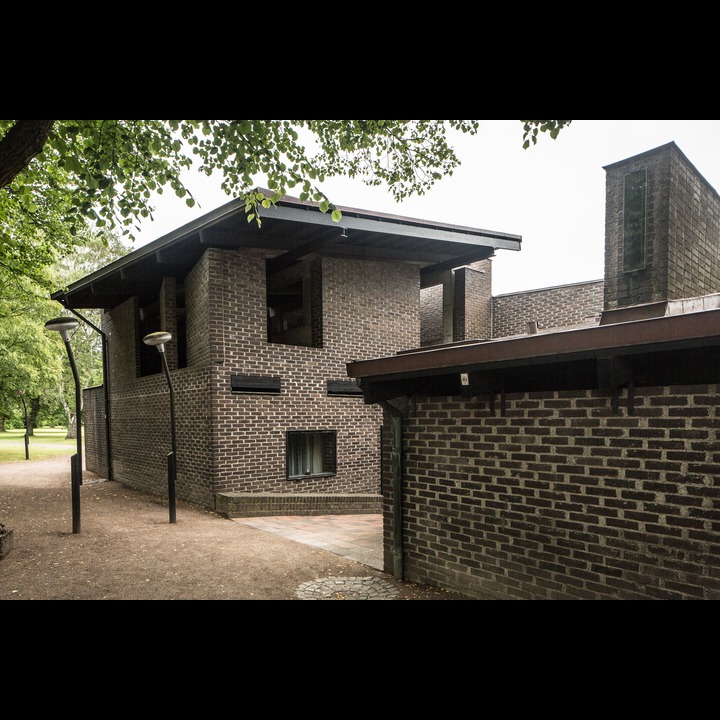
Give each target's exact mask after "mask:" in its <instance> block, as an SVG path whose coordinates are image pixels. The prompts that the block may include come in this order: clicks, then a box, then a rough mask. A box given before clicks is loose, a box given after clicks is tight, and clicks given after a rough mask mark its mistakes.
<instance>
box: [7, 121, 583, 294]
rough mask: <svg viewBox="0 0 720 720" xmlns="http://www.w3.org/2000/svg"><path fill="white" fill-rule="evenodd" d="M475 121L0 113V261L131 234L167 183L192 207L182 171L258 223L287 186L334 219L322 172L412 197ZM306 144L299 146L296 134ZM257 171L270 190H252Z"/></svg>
mask: <svg viewBox="0 0 720 720" xmlns="http://www.w3.org/2000/svg"><path fill="white" fill-rule="evenodd" d="M520 122H521V123H522V124H523V132H524V136H523V140H524V142H523V146H524V147H526V148H527V147H529V146H530V144H531V143H532V144H535V143H536V142H537V138H538V134H539V133H540V132H547V133H549V134H550V136H551V137H553V138H555V137H557V134H558V133H559V132H560V130H561V129H562V128H563V127H565V126H566V125H568V124H569V123H570V122H571V121H570V120H521V121H520ZM479 125H480V123H479V121H477V120H0V191H2V192H0V269H1V268H4V269H5V270H7V271H9V272H11V273H14V274H24V275H26V276H28V277H31V278H32V279H33V280H34V281H35V282H39V283H42V282H43V278H42V273H38V269H39V268H41V267H43V266H45V265H49V264H51V263H52V262H54V259H56V258H57V257H58V256H59V257H62V256H65V255H67V254H68V253H70V252H72V251H73V250H74V248H75V247H76V246H77V245H79V244H81V243H80V242H79V240H78V238H77V235H78V233H79V232H80V229H81V228H82V227H83V225H84V224H85V223H86V222H87V221H90V222H91V223H93V224H94V225H95V226H96V227H97V228H101V229H102V228H105V229H109V230H119V231H121V232H122V233H123V234H125V235H128V236H129V237H130V238H131V239H133V231H134V228H135V229H136V228H137V223H138V222H139V221H140V220H141V219H144V218H148V217H152V213H153V210H154V208H153V206H152V198H153V197H154V196H155V195H156V194H162V193H163V192H164V191H165V190H169V191H171V192H173V193H174V194H175V195H176V196H177V197H178V198H180V199H182V200H184V202H185V203H186V204H187V205H189V206H190V207H192V206H194V205H195V199H194V198H193V196H192V194H191V193H190V191H189V190H188V189H187V187H185V185H184V184H183V182H182V179H181V176H182V174H183V173H184V172H185V171H187V170H189V169H190V168H191V167H193V163H194V161H196V162H197V163H198V166H197V170H198V171H200V172H203V173H205V174H206V175H210V174H212V173H213V172H215V171H217V172H219V173H220V175H221V177H222V183H221V185H222V188H223V190H224V191H225V192H226V193H227V194H228V195H229V196H232V197H234V198H244V200H245V209H246V214H247V219H248V221H250V222H251V221H255V222H257V223H258V224H260V222H261V220H260V215H259V208H260V207H261V206H262V207H264V208H268V207H270V206H271V205H272V204H274V203H275V202H277V201H278V200H279V199H280V198H281V197H282V196H283V195H285V194H288V191H290V190H292V189H293V188H298V190H299V192H298V191H297V190H295V191H294V192H293V194H295V193H297V194H299V197H300V199H301V200H303V201H305V200H313V201H315V202H317V203H318V205H319V208H320V210H322V211H323V212H330V213H331V215H332V217H333V219H334V220H340V217H341V213H340V211H339V210H338V209H337V208H336V207H335V205H334V204H333V203H332V202H331V200H330V198H328V197H327V196H326V195H325V194H324V193H323V192H322V190H320V189H319V186H318V184H321V183H322V182H323V180H324V179H325V178H327V177H333V176H338V175H344V176H347V177H350V178H360V179H362V180H363V182H365V183H366V184H368V185H381V184H386V185H387V187H388V190H389V191H390V192H391V193H392V194H393V196H394V197H395V199H396V200H398V201H400V200H402V199H404V198H406V197H408V196H410V195H413V194H418V195H422V194H424V193H425V192H427V190H428V189H430V188H431V187H432V186H433V184H434V183H435V182H437V181H438V180H440V179H441V178H442V177H444V176H447V175H452V173H453V171H454V170H455V169H456V168H457V167H458V166H459V164H460V160H459V159H458V157H457V156H456V154H455V152H454V150H453V148H452V147H451V145H450V143H449V141H448V133H449V132H450V131H456V132H461V133H466V134H470V135H475V134H477V132H478V129H479ZM301 137H302V138H307V142H308V144H309V146H310V149H308V148H306V147H305V144H304V143H305V142H306V140H305V139H303V140H301ZM259 178H264V179H265V180H264V182H265V184H266V186H267V188H268V189H269V190H270V191H271V192H272V195H271V196H270V197H267V196H266V195H265V194H263V193H261V192H259V191H258V189H257V185H258V179H259Z"/></svg>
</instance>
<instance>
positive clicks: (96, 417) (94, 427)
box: [82, 385, 108, 478]
mask: <svg viewBox="0 0 720 720" xmlns="http://www.w3.org/2000/svg"><path fill="white" fill-rule="evenodd" d="M82 402H83V422H84V428H83V429H84V436H83V441H84V446H85V447H84V451H83V455H84V459H85V469H86V470H89V471H90V472H93V473H95V474H96V475H99V476H100V477H102V478H107V476H108V464H107V434H106V432H105V392H104V389H103V387H102V385H100V386H97V387H91V388H84V389H83V401H82Z"/></svg>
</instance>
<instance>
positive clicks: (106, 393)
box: [61, 298, 113, 480]
mask: <svg viewBox="0 0 720 720" xmlns="http://www.w3.org/2000/svg"><path fill="white" fill-rule="evenodd" d="M61 302H62V305H63V306H64V307H65V308H66V309H67V310H69V311H70V312H71V313H72V314H73V315H77V317H79V318H80V319H81V320H82V321H83V322H84V323H85V324H86V325H89V326H90V327H91V328H92V329H93V330H94V331H95V332H97V333H99V334H100V338H101V340H102V366H103V391H104V393H103V394H104V396H105V445H106V447H107V471H108V477H107V479H108V480H112V479H113V467H112V452H111V447H110V388H109V387H108V384H109V382H110V367H109V362H108V352H107V334H106V333H105V332H104V331H103V330H101V329H100V328H99V327H97V326H95V325H94V324H93V323H91V322H90V321H89V320H88V319H87V318H84V317H83V316H82V315H81V314H80V313H79V312H78V311H77V310H73V308H71V307H68V306H67V305H66V304H65V298H63V300H62V301H61ZM78 422H80V418H78Z"/></svg>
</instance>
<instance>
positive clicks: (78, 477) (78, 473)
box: [45, 317, 82, 533]
mask: <svg viewBox="0 0 720 720" xmlns="http://www.w3.org/2000/svg"><path fill="white" fill-rule="evenodd" d="M78 324H79V323H78V321H77V320H76V319H75V318H70V317H57V318H53V319H52V320H48V321H47V322H46V323H45V329H46V330H53V331H55V332H59V333H60V337H61V338H62V339H63V342H64V343H65V347H66V348H67V354H68V359H69V360H70V368H71V369H72V374H73V378H74V379H75V430H76V434H77V453H76V454H75V455H73V456H72V457H71V458H70V478H71V479H70V482H71V485H72V527H73V532H74V533H79V532H80V486H81V485H82V430H81V427H82V423H81V422H80V407H81V400H80V378H79V377H78V371H77V367H76V366H75V358H74V357H73V352H72V348H71V347H70V331H71V330H74V329H75V328H76V327H77V326H78Z"/></svg>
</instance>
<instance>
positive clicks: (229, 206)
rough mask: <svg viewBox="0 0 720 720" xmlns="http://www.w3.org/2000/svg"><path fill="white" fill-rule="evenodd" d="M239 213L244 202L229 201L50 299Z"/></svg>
mask: <svg viewBox="0 0 720 720" xmlns="http://www.w3.org/2000/svg"><path fill="white" fill-rule="evenodd" d="M240 211H242V212H245V200H231V201H230V202H229V203H225V205H221V206H220V207H219V208H216V209H215V210H212V211H211V212H209V213H206V214H205V215H203V216H202V217H200V218H197V219H196V220H192V221H190V222H189V223H186V224H185V225H182V226H181V227H179V228H177V229H176V230H173V231H172V232H169V233H167V234H166V235H162V236H161V237H159V238H158V239H157V240H153V241H152V242H150V243H148V244H147V245H143V247H141V248H138V249H137V250H133V251H132V252H130V253H128V254H127V255H124V256H123V257H121V258H118V259H117V260H115V261H114V262H111V263H110V264H109V265H105V266H104V267H102V268H100V269H99V270H96V271H95V272H94V273H91V274H90V275H86V276H85V277H84V278H82V279H81V280H78V281H77V282H74V283H72V284H71V285H69V286H68V288H67V290H57V291H56V292H54V293H52V294H51V295H50V297H51V298H52V299H53V300H59V299H60V298H62V297H64V296H65V295H66V294H67V293H71V292H73V291H74V290H77V289H79V288H83V287H85V286H87V285H91V284H92V283H93V282H97V281H98V280H101V279H103V278H106V277H109V276H110V275H113V274H114V273H116V272H118V271H120V270H122V269H123V268H126V267H129V266H131V265H134V264H135V263H136V262H138V261H140V260H142V259H143V258H146V257H149V256H150V255H153V254H155V253H157V252H160V251H161V250H164V249H166V248H168V247H171V246H172V245H174V244H175V243H177V242H178V241H179V240H182V239H183V238H186V237H187V236H188V235H192V234H194V233H197V232H200V231H201V230H204V229H206V228H209V227H211V226H212V225H215V224H216V223H218V222H220V221H221V220H224V219H225V218H227V217H228V216H230V215H235V214H237V213H238V212H240Z"/></svg>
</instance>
